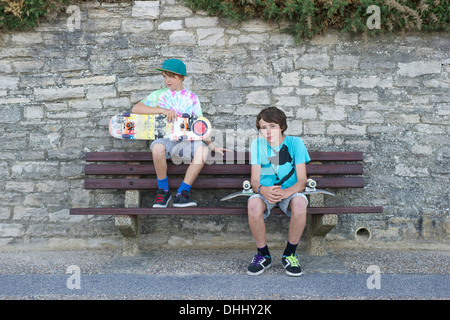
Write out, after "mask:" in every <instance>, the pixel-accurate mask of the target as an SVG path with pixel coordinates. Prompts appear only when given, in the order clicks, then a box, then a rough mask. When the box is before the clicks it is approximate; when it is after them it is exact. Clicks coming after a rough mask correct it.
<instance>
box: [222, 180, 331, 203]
mask: <svg viewBox="0 0 450 320" xmlns="http://www.w3.org/2000/svg"><path fill="white" fill-rule="evenodd" d="M316 186H317V182H316V181H314V180H313V179H308V181H307V182H306V188H305V191H302V192H301V193H303V194H319V193H321V194H327V195H330V196H333V197H334V196H335V194H334V193H332V192H329V191H326V190H322V189H316ZM242 187H243V189H244V190H242V191H240V192H235V193H232V194H230V195H228V196H226V197H223V198H222V199H220V201H226V200H230V199H233V198H236V197H242V196H245V197H251V196H252V195H254V194H255V193H254V192H253V190H252V186H251V184H250V181H248V180H245V181H244V183H243V184H242Z"/></svg>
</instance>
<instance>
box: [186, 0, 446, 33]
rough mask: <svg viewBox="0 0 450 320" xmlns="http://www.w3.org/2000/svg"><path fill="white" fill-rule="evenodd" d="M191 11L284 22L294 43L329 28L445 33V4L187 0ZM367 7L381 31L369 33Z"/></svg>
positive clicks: (427, 0) (442, 0)
mask: <svg viewBox="0 0 450 320" xmlns="http://www.w3.org/2000/svg"><path fill="white" fill-rule="evenodd" d="M184 2H185V3H186V5H187V6H189V7H190V8H192V9H194V10H206V11H207V12H208V13H209V14H212V15H218V16H223V17H226V18H229V19H234V20H240V21H242V20H249V19H252V18H261V19H264V20H266V21H268V22H275V23H280V22H286V23H287V24H288V27H286V28H284V29H283V31H285V32H288V33H291V34H293V35H294V36H295V37H296V40H297V41H301V39H303V38H311V37H313V36H314V35H316V34H318V33H322V32H323V31H325V30H326V29H327V28H328V27H335V28H339V29H341V30H342V31H344V32H368V31H369V32H370V33H376V32H386V31H389V32H395V31H407V30H426V31H448V30H449V20H450V17H449V15H450V4H449V1H448V0H186V1H184ZM370 5H376V6H378V7H379V8H380V26H381V28H380V29H372V30H369V29H368V27H367V20H368V18H369V17H370V16H371V14H370V13H367V8H368V7H369V6H370Z"/></svg>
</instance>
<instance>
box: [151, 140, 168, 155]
mask: <svg viewBox="0 0 450 320" xmlns="http://www.w3.org/2000/svg"><path fill="white" fill-rule="evenodd" d="M152 154H153V156H154V157H162V156H164V157H165V156H166V147H165V146H164V145H163V144H162V143H156V144H155V145H154V146H153V147H152Z"/></svg>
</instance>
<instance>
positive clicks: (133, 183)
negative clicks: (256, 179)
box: [84, 177, 364, 190]
mask: <svg viewBox="0 0 450 320" xmlns="http://www.w3.org/2000/svg"><path fill="white" fill-rule="evenodd" d="M314 180H316V181H317V188H364V178H362V177H345V178H314ZM182 181H183V178H169V187H170V188H178V187H179V186H180V184H181V182H182ZM243 182H244V179H243V178H202V177H200V178H197V179H196V180H195V182H194V184H193V186H192V187H193V188H194V189H195V188H198V189H241V188H242V183H243ZM84 188H85V189H127V190H138V189H156V188H157V183H156V179H151V178H150V179H139V178H137V179H85V181H84Z"/></svg>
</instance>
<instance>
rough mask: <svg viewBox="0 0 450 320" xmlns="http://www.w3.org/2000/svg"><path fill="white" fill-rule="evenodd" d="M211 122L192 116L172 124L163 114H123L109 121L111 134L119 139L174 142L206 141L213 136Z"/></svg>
mask: <svg viewBox="0 0 450 320" xmlns="http://www.w3.org/2000/svg"><path fill="white" fill-rule="evenodd" d="M211 129H212V126H211V122H210V121H209V120H208V119H207V118H205V117H199V116H195V115H190V114H186V113H185V114H182V115H181V116H178V117H177V119H176V120H175V121H173V122H172V123H169V122H167V120H166V117H165V116H164V115H162V114H135V113H128V112H126V113H122V114H118V115H115V116H113V117H112V118H111V120H110V121H109V133H110V134H111V136H113V137H114V138H117V139H134V140H156V139H169V140H174V141H181V140H187V141H194V140H204V139H206V138H208V137H209V135H210V134H211Z"/></svg>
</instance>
